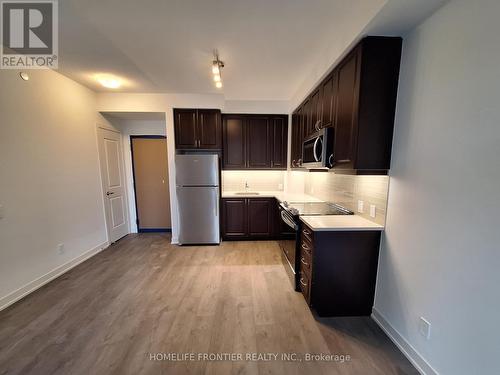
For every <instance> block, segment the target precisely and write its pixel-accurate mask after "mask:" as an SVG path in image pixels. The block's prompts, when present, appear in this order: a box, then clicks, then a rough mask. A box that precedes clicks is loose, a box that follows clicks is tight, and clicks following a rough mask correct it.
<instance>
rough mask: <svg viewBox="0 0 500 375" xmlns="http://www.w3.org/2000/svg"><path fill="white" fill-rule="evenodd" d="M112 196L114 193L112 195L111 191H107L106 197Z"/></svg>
mask: <svg viewBox="0 0 500 375" xmlns="http://www.w3.org/2000/svg"><path fill="white" fill-rule="evenodd" d="M113 194H114V193H113V192H112V191H108V192H107V193H106V195H107V196H110V195H113Z"/></svg>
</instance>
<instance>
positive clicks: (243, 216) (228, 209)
mask: <svg viewBox="0 0 500 375" xmlns="http://www.w3.org/2000/svg"><path fill="white" fill-rule="evenodd" d="M222 221H223V223H222V232H223V233H222V236H223V238H225V239H243V238H246V237H248V205H247V199H246V198H223V199H222Z"/></svg>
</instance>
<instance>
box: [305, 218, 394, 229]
mask: <svg viewBox="0 0 500 375" xmlns="http://www.w3.org/2000/svg"><path fill="white" fill-rule="evenodd" d="M300 220H301V221H302V222H304V223H305V224H307V226H309V227H310V228H311V229H312V230H313V231H358V230H359V231H369V230H371V231H382V230H384V226H383V225H380V224H377V223H374V222H373V221H370V220H368V219H365V218H364V217H361V216H358V215H320V216H300Z"/></svg>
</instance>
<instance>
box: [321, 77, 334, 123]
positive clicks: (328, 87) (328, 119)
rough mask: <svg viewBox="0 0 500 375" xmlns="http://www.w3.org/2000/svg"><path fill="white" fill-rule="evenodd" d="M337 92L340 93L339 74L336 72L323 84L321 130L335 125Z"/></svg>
mask: <svg viewBox="0 0 500 375" xmlns="http://www.w3.org/2000/svg"><path fill="white" fill-rule="evenodd" d="M337 91H338V74H337V71H336V70H334V71H333V72H332V73H331V74H330V75H329V76H328V77H326V78H325V80H324V81H323V82H322V83H321V92H322V94H321V105H322V109H321V122H320V124H319V126H320V128H326V127H328V126H333V125H334V117H335V113H336V108H337V107H336V105H337Z"/></svg>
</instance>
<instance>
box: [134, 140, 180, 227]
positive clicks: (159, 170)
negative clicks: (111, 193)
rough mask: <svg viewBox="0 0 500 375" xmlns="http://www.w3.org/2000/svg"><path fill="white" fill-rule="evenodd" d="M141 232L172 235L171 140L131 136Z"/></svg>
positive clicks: (135, 191)
mask: <svg viewBox="0 0 500 375" xmlns="http://www.w3.org/2000/svg"><path fill="white" fill-rule="evenodd" d="M130 145H131V152H132V174H133V179H134V193H135V194H134V195H135V208H136V218H137V231H138V232H140V233H141V232H170V231H171V219H170V192H169V184H168V159H167V138H166V137H165V136H162V135H131V136H130Z"/></svg>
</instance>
